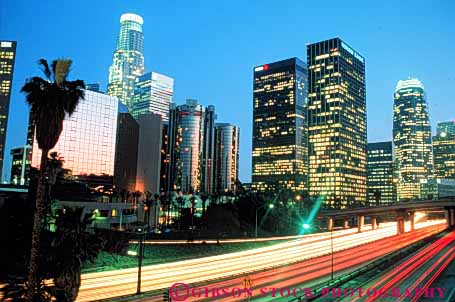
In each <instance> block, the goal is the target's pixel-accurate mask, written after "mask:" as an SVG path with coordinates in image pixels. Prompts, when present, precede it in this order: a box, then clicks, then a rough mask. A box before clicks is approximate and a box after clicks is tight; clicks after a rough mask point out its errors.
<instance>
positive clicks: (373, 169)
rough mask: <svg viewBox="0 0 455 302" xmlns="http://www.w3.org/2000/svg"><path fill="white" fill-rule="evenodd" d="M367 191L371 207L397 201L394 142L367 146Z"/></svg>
mask: <svg viewBox="0 0 455 302" xmlns="http://www.w3.org/2000/svg"><path fill="white" fill-rule="evenodd" d="M367 152H368V163H367V171H368V175H367V191H368V202H369V203H370V205H380V204H390V203H393V202H395V201H396V198H397V196H396V186H395V181H394V172H393V169H394V163H393V147H392V142H378V143H369V144H368V146H367Z"/></svg>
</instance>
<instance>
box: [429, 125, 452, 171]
mask: <svg viewBox="0 0 455 302" xmlns="http://www.w3.org/2000/svg"><path fill="white" fill-rule="evenodd" d="M433 154H434V170H435V175H436V177H437V178H438V179H447V178H450V179H455V122H444V123H438V126H437V132H436V136H434V137H433Z"/></svg>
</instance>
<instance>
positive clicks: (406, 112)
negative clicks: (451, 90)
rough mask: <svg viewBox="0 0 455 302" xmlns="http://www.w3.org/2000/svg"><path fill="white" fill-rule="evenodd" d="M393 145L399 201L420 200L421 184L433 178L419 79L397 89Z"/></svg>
mask: <svg viewBox="0 0 455 302" xmlns="http://www.w3.org/2000/svg"><path fill="white" fill-rule="evenodd" d="M393 144H394V154H395V162H396V173H397V180H398V183H397V197H398V200H399V201H400V200H410V199H417V198H420V195H421V194H420V193H421V192H420V186H421V185H420V184H421V183H422V182H424V181H426V180H428V179H429V178H432V177H433V149H432V143H431V125H430V119H429V114H428V106H427V102H426V96H425V90H424V86H423V84H422V82H420V81H419V80H418V79H408V80H403V81H398V84H397V86H396V89H395V95H394V105H393Z"/></svg>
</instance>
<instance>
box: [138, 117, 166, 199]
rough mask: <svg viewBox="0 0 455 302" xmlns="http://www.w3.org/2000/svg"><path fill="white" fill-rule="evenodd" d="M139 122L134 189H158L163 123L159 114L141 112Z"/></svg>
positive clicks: (142, 190) (150, 190) (143, 190)
mask: <svg viewBox="0 0 455 302" xmlns="http://www.w3.org/2000/svg"><path fill="white" fill-rule="evenodd" d="M137 121H138V123H139V147H138V160H137V177H136V190H138V191H141V192H146V191H149V192H151V193H152V194H155V193H158V192H159V191H160V168H161V144H162V137H161V136H162V132H163V123H162V121H161V115H159V114H155V113H148V114H141V115H139V117H138V118H137Z"/></svg>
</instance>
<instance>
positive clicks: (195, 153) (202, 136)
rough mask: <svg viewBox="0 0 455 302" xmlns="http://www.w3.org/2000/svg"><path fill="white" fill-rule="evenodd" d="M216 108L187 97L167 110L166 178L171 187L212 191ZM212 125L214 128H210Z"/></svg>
mask: <svg viewBox="0 0 455 302" xmlns="http://www.w3.org/2000/svg"><path fill="white" fill-rule="evenodd" d="M215 118H216V115H215V108H214V107H213V106H209V107H207V108H205V107H204V106H202V105H200V104H198V102H197V101H196V100H187V101H186V104H184V105H180V106H177V105H176V104H174V103H172V104H171V106H170V110H169V127H168V140H169V141H168V150H169V151H168V153H169V167H168V176H167V180H168V182H169V184H168V188H170V190H172V191H174V190H177V191H178V190H181V191H182V192H184V193H188V192H206V193H211V192H212V191H213V183H214V176H213V175H214V164H213V162H214V146H210V144H214V131H215V129H214V126H215V122H214V120H215ZM212 128H213V129H212Z"/></svg>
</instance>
